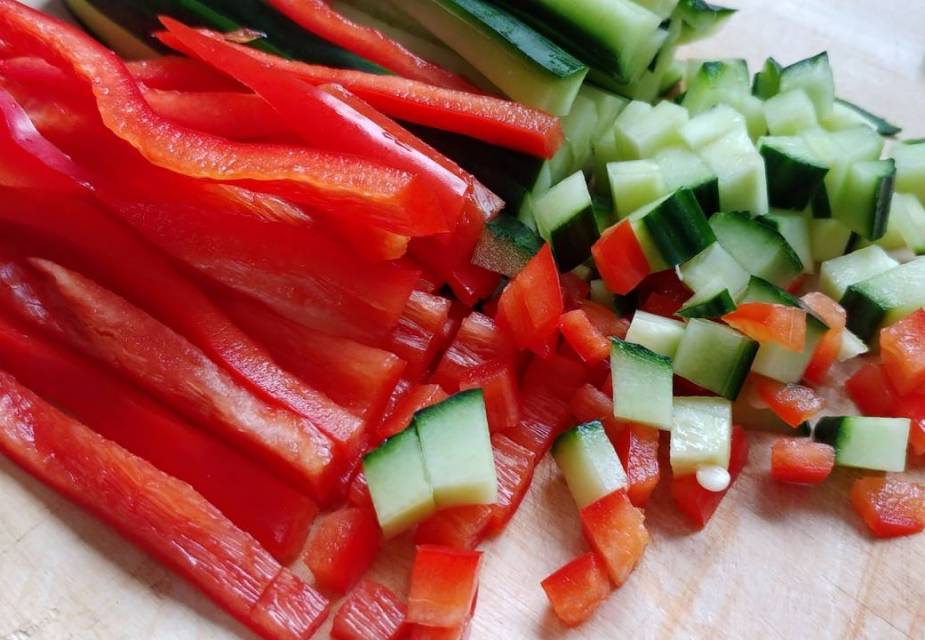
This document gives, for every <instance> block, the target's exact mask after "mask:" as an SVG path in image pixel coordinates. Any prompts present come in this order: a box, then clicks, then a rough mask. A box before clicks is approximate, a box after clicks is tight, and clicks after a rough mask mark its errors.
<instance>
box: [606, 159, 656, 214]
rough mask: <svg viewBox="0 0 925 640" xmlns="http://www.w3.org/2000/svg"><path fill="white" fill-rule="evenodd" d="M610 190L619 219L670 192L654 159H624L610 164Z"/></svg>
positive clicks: (608, 170) (608, 172)
mask: <svg viewBox="0 0 925 640" xmlns="http://www.w3.org/2000/svg"><path fill="white" fill-rule="evenodd" d="M607 178H608V180H609V182H610V192H611V193H612V194H613V203H614V206H615V207H616V210H617V216H618V217H619V218H625V217H627V216H628V215H629V214H631V213H632V212H633V211H636V210H637V209H639V208H640V207H643V206H645V205H647V204H649V203H650V202H654V201H655V200H658V199H659V198H661V197H662V196H664V195H666V194H667V193H668V189H667V188H666V186H665V179H664V177H663V176H662V170H661V167H659V165H658V164H656V163H655V161H653V160H625V161H623V162H610V163H608V164H607Z"/></svg>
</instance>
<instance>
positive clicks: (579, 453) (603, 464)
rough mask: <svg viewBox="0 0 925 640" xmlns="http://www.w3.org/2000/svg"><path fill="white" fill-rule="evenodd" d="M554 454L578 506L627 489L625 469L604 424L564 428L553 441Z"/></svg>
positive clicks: (586, 504)
mask: <svg viewBox="0 0 925 640" xmlns="http://www.w3.org/2000/svg"><path fill="white" fill-rule="evenodd" d="M552 457H553V459H555V461H556V464H557V465H558V467H559V471H561V472H562V475H563V476H564V477H565V483H566V484H567V485H568V488H569V491H570V492H571V494H572V498H574V499H575V504H576V505H577V506H578V508H579V509H584V508H585V507H586V506H588V505H589V504H592V503H594V502H597V501H598V500H600V499H601V498H603V497H604V496H607V495H610V494H611V493H613V492H614V491H619V490H620V489H625V488H626V485H627V479H626V472H625V471H624V470H623V465H622V464H621V463H620V458H618V457H617V452H616V451H615V450H614V448H613V445H612V444H611V443H610V440H609V439H608V438H607V434H606V433H605V432H604V427H603V425H602V424H601V423H600V422H598V421H596V420H595V421H594V422H586V423H585V424H580V425H578V426H577V427H575V428H574V429H569V430H568V431H566V432H564V433H563V434H562V435H560V436H559V437H558V438H556V441H555V442H554V443H553V445H552Z"/></svg>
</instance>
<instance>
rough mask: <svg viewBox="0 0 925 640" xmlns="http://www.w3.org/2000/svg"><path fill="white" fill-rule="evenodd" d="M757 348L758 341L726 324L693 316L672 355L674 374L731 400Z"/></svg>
mask: <svg viewBox="0 0 925 640" xmlns="http://www.w3.org/2000/svg"><path fill="white" fill-rule="evenodd" d="M757 351H758V343H757V342H755V341H754V340H752V339H751V338H748V337H746V336H744V335H742V334H741V333H739V332H738V331H736V330H735V329H731V328H730V327H727V326H725V325H722V324H719V323H716V322H711V321H709V320H701V319H699V318H693V319H691V320H690V322H688V323H687V327H686V328H685V329H684V335H683V336H682V337H681V343H680V344H679V345H678V350H677V352H676V353H675V357H674V371H675V373H676V374H678V375H679V376H681V377H682V378H684V379H686V380H690V381H691V382H693V383H694V384H696V385H698V386H700V387H703V388H704V389H708V390H710V391H712V392H713V393H716V394H718V395H721V396H723V397H724V398H729V399H730V400H734V399H735V398H736V397H737V396H738V395H739V391H741V389H742V385H743V384H744V383H745V378H746V376H747V375H748V371H749V369H750V368H751V366H752V361H753V360H754V359H755V354H756V352H757Z"/></svg>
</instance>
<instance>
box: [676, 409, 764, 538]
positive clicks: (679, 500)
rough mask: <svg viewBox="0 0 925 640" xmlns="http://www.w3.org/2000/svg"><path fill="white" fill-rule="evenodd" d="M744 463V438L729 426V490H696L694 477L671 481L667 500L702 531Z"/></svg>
mask: <svg viewBox="0 0 925 640" xmlns="http://www.w3.org/2000/svg"><path fill="white" fill-rule="evenodd" d="M747 462H748V437H747V435H746V434H745V430H744V429H742V427H740V426H738V425H733V427H732V451H731V452H730V457H729V475H730V477H731V478H732V481H731V482H730V483H729V487H728V488H727V489H726V490H725V491H708V490H706V489H704V488H703V487H701V486H700V483H699V482H697V476H696V475H695V474H691V475H686V476H681V477H677V478H672V480H671V496H672V498H674V501H675V505H677V507H678V510H679V511H681V513H683V514H684V515H685V516H686V517H687V519H688V520H689V521H690V522H691V523H692V524H694V525H695V526H696V527H697V528H698V529H703V528H704V527H705V526H706V524H707V522H709V521H710V518H712V517H713V514H714V512H716V508H717V507H719V503H720V502H722V500H723V496H725V495H726V493H727V492H728V491H729V489H730V488H732V484H733V483H734V482H735V480H736V478H738V477H739V474H740V473H741V472H742V469H743V468H744V467H745V464H746V463H747Z"/></svg>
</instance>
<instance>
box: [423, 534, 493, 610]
mask: <svg viewBox="0 0 925 640" xmlns="http://www.w3.org/2000/svg"><path fill="white" fill-rule="evenodd" d="M481 564H482V554H481V552H478V551H461V550H457V549H449V548H447V547H437V546H433V545H419V546H418V547H417V548H416V549H415V555H414V564H413V565H412V567H411V586H410V587H409V592H408V622H410V623H412V624H415V625H424V626H429V627H455V626H457V625H461V624H463V623H464V622H465V621H466V619H467V617H468V616H469V612H470V611H471V609H472V603H473V602H474V601H475V594H476V591H477V590H478V585H479V569H480V567H481Z"/></svg>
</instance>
